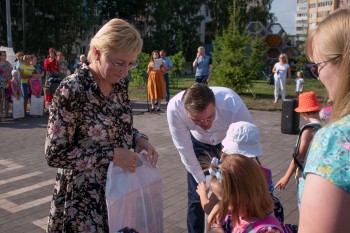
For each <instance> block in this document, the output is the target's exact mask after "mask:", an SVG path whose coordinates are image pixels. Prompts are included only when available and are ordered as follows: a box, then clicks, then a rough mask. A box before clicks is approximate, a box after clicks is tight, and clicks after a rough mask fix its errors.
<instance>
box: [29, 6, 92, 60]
mask: <svg viewBox="0 0 350 233" xmlns="http://www.w3.org/2000/svg"><path fill="white" fill-rule="evenodd" d="M29 11H31V12H32V13H31V14H29V13H28V14H26V15H27V17H26V19H27V21H28V24H27V25H26V30H27V32H28V33H27V34H28V37H27V40H28V42H27V50H28V51H31V52H40V53H44V54H47V49H48V48H49V47H54V48H56V49H57V50H62V52H64V53H65V54H66V56H67V57H69V55H70V54H71V51H72V47H73V46H74V45H78V44H79V43H80V42H81V41H83V40H85V39H86V38H87V36H88V33H90V31H91V30H92V29H93V27H94V26H95V25H96V24H97V16H96V14H95V6H94V3H93V1H92V0H85V1H79V0H51V1H46V0H35V1H26V12H29ZM43 38H45V39H43Z"/></svg>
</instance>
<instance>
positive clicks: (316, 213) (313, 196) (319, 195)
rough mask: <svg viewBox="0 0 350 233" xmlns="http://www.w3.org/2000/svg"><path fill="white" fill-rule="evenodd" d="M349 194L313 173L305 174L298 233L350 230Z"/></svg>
mask: <svg viewBox="0 0 350 233" xmlns="http://www.w3.org/2000/svg"><path fill="white" fill-rule="evenodd" d="M349 214H350V194H349V193H347V192H345V191H344V190H342V189H340V188H339V187H337V186H335V185H334V184H332V183H331V182H330V181H328V180H326V179H324V178H322V177H320V176H318V175H315V174H307V176H306V180H305V187H304V191H303V194H302V199H301V208H300V217H299V231H298V232H299V233H304V232H318V233H328V232H337V233H343V232H344V233H347V232H350V221H349Z"/></svg>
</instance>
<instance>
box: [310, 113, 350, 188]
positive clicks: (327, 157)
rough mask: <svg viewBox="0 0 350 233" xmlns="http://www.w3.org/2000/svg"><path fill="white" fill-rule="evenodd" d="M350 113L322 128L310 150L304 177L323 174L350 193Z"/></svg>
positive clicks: (322, 175)
mask: <svg viewBox="0 0 350 233" xmlns="http://www.w3.org/2000/svg"><path fill="white" fill-rule="evenodd" d="M349 134H350V114H349V115H347V116H345V117H343V118H342V119H340V120H338V121H336V122H334V123H332V124H330V125H328V126H326V127H324V128H322V129H320V130H319V131H318V132H317V133H316V135H315V137H314V140H313V141H312V144H311V147H310V150H309V152H308V156H307V161H306V166H305V169H304V177H305V176H306V175H307V174H308V173H313V174H316V175H318V176H321V177H323V178H325V179H327V180H329V181H330V182H332V183H333V184H334V185H336V186H338V187H339V188H341V189H343V190H345V191H346V192H348V193H350V172H349V163H350V140H349Z"/></svg>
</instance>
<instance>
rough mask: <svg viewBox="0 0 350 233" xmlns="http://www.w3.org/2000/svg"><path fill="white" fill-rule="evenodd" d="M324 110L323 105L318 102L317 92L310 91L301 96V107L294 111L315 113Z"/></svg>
mask: <svg viewBox="0 0 350 233" xmlns="http://www.w3.org/2000/svg"><path fill="white" fill-rule="evenodd" d="M321 109H322V105H321V104H320V102H318V99H317V96H316V94H315V92H313V91H309V92H304V93H301V94H300V95H299V105H298V107H297V108H296V109H294V111H296V112H313V111H318V110H321Z"/></svg>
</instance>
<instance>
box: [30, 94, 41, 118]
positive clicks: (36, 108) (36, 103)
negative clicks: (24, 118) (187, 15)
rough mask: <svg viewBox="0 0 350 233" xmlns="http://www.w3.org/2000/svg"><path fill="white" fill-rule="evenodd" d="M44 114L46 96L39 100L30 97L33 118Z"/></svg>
mask: <svg viewBox="0 0 350 233" xmlns="http://www.w3.org/2000/svg"><path fill="white" fill-rule="evenodd" d="M43 112H44V96H40V97H39V98H37V97H36V96H34V95H32V96H31V97H30V115H31V116H42V115H43Z"/></svg>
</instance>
